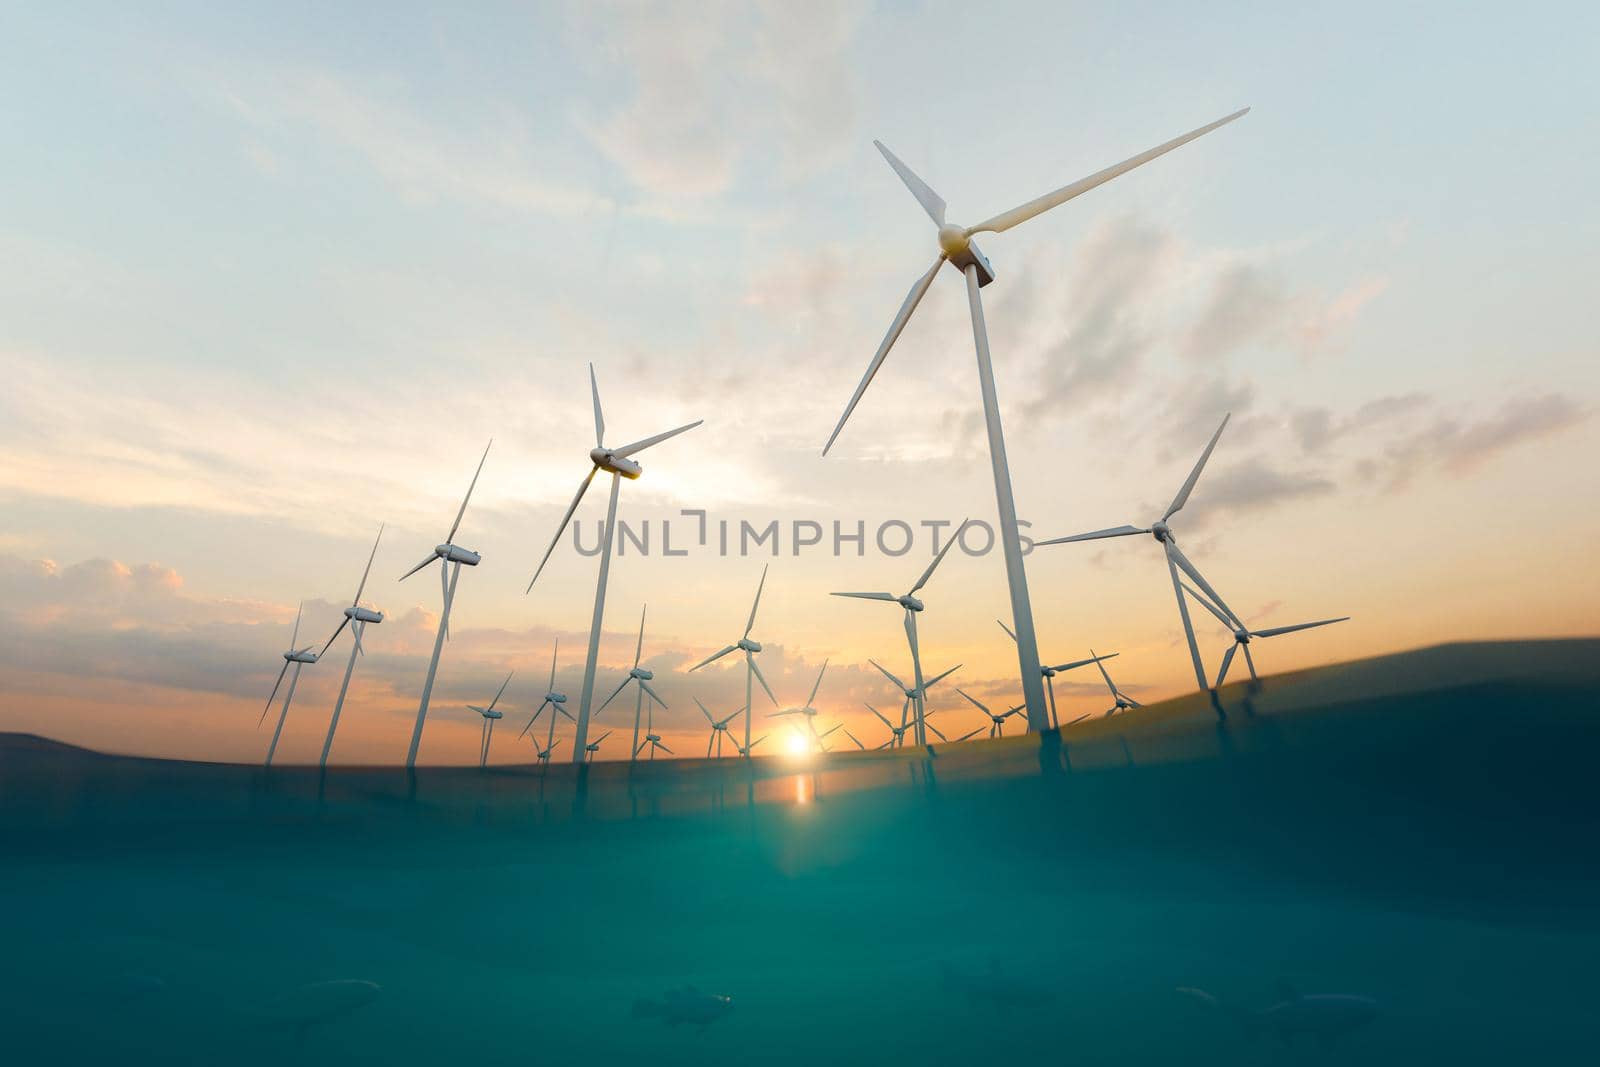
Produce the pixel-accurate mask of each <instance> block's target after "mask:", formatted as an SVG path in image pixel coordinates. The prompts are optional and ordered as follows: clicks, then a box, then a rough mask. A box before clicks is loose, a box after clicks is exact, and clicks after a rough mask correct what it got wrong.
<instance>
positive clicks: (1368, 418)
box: [1289, 393, 1433, 453]
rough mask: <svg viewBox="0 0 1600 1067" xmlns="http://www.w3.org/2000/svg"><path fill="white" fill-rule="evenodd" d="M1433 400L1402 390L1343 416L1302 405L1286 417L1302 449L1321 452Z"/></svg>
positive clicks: (1421, 394) (1371, 401) (1405, 414)
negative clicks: (1343, 439) (1339, 441)
mask: <svg viewBox="0 0 1600 1067" xmlns="http://www.w3.org/2000/svg"><path fill="white" fill-rule="evenodd" d="M1432 402H1433V401H1432V399H1431V398H1430V397H1429V396H1428V395H1427V394H1425V393H1401V394H1396V395H1392V396H1382V397H1378V398H1377V399H1376V400H1369V401H1367V402H1366V403H1365V404H1362V405H1361V406H1360V407H1358V408H1356V410H1355V411H1353V412H1351V413H1350V414H1348V415H1344V416H1338V415H1335V414H1334V412H1333V411H1332V410H1331V409H1329V408H1326V407H1315V408H1301V409H1300V410H1298V411H1296V412H1294V413H1293V414H1291V415H1290V416H1289V425H1290V430H1291V432H1292V433H1293V434H1294V436H1295V439H1296V440H1297V441H1298V442H1299V444H1300V449H1301V451H1304V452H1308V453H1310V452H1321V451H1323V450H1324V449H1326V448H1328V446H1330V445H1332V444H1333V443H1334V442H1336V441H1338V440H1340V439H1342V438H1345V437H1348V436H1350V435H1351V434H1354V433H1358V432H1361V431H1365V430H1370V429H1372V428H1374V427H1376V426H1379V425H1382V424H1384V423H1386V422H1389V421H1390V420H1392V419H1398V418H1402V417H1404V416H1407V415H1411V414H1414V413H1416V412H1417V411H1420V410H1421V409H1423V408H1425V407H1427V406H1428V405H1429V404H1431V403H1432Z"/></svg>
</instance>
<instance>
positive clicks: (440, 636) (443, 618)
mask: <svg viewBox="0 0 1600 1067" xmlns="http://www.w3.org/2000/svg"><path fill="white" fill-rule="evenodd" d="M493 444H494V439H493V438H490V439H489V444H487V445H484V446H483V456H482V457H481V458H480V459H479V460H478V469H477V470H475V471H473V472H472V481H471V482H469V483H468V484H467V495H466V496H464V497H462V498H461V507H460V508H458V509H457V510H456V521H455V522H453V523H451V524H450V533H449V535H448V536H446V537H445V539H444V541H443V542H442V543H440V544H437V545H434V546H433V553H432V555H430V556H428V558H426V559H424V560H423V561H422V562H421V563H419V564H417V565H416V566H415V567H412V568H411V569H410V570H408V571H406V572H405V573H404V574H402V575H401V576H400V580H401V581H402V582H403V581H405V580H406V579H407V578H409V577H411V576H412V575H413V574H415V573H417V572H418V571H420V570H421V569H422V568H424V567H426V566H427V565H428V564H430V563H432V562H433V561H434V560H438V561H439V596H440V599H441V600H442V602H443V603H442V606H441V608H440V611H439V632H438V633H437V634H436V635H434V638H433V658H431V659H430V660H428V677H427V679H426V680H424V681H423V683H422V701H421V702H420V703H419V704H418V705H417V724H416V726H414V727H412V729H411V747H410V749H408V750H407V751H406V767H407V768H408V769H409V768H411V767H415V766H416V765H417V748H418V746H420V745H421V744H422V724H423V723H424V722H426V721H427V719H428V701H429V700H431V699H432V698H433V679H434V676H435V675H437V674H438V673H439V654H440V653H441V652H443V651H444V642H445V639H446V638H447V637H449V636H450V606H451V604H453V603H454V602H455V599H456V582H457V581H459V580H460V578H461V568H462V566H463V565H465V566H468V567H476V566H477V565H478V564H479V563H480V562H482V560H483V557H482V556H480V555H478V553H476V552H474V551H472V550H471V549H467V548H462V547H461V546H460V545H458V544H456V543H455V540H456V531H458V530H460V529H461V517H462V516H463V515H465V514H466V513H467V501H469V500H471V499H472V490H473V489H475V488H477V485H478V475H480V474H482V473H483V462H484V460H486V459H488V458H489V448H490V447H491V446H492V445H493Z"/></svg>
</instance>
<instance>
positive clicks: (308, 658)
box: [283, 648, 317, 663]
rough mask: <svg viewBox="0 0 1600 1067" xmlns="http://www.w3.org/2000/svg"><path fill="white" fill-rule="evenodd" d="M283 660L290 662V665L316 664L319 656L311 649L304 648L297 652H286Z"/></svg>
mask: <svg viewBox="0 0 1600 1067" xmlns="http://www.w3.org/2000/svg"><path fill="white" fill-rule="evenodd" d="M283 658H284V659H286V660H288V661H289V662H290V663H315V662H317V654H316V653H315V652H312V651H311V650H310V649H309V648H302V649H297V650H295V651H292V652H285V653H284V654H283Z"/></svg>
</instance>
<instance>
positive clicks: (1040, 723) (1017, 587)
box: [822, 108, 1249, 732]
mask: <svg viewBox="0 0 1600 1067" xmlns="http://www.w3.org/2000/svg"><path fill="white" fill-rule="evenodd" d="M1248 110H1249V108H1245V109H1244V110H1241V111H1236V112H1234V113H1233V114H1232V115H1228V116H1226V117H1224V118H1221V119H1218V120H1217V121H1216V122H1213V123H1209V124H1208V125H1205V126H1201V127H1200V128H1199V129H1196V130H1191V131H1190V132H1189V133H1186V134H1184V135H1183V136H1181V137H1177V138H1174V139H1173V140H1171V141H1168V142H1166V143H1165V144H1161V145H1157V146H1156V147H1155V148H1152V149H1150V150H1149V151H1148V152H1141V153H1140V154H1139V155H1136V156H1133V157H1131V158H1129V159H1126V160H1123V161H1122V162H1121V163H1117V164H1115V165H1113V166H1110V167H1107V168H1106V169H1104V170H1102V171H1098V172H1096V173H1094V174H1091V175H1089V176H1088V177H1087V178H1082V179H1080V180H1078V181H1076V182H1073V183H1072V184H1071V185H1066V186H1063V187H1061V188H1060V189H1057V190H1056V191H1055V192H1052V193H1046V194H1045V195H1044V196H1041V197H1039V198H1037V199H1035V200H1030V201H1029V202H1027V203H1026V204H1022V205H1020V206H1018V207H1015V208H1012V209H1011V210H1010V211H1005V212H1002V213H1001V214H999V215H996V216H994V217H993V218H990V219H987V220H985V221H983V222H980V223H978V225H976V226H965V227H964V226H958V225H956V224H954V223H951V222H949V221H947V220H946V218H945V202H944V199H943V198H942V197H941V196H939V194H938V193H936V192H934V191H933V190H932V189H931V188H929V187H928V184H927V183H926V182H924V181H923V180H922V179H921V178H919V177H917V175H916V174H914V173H912V171H911V168H910V167H908V166H906V165H905V164H904V163H902V162H900V160H899V159H898V158H897V157H896V156H895V155H894V153H893V152H890V151H889V150H888V149H887V148H885V147H884V146H883V144H882V142H874V143H875V144H876V145H877V146H878V151H880V152H881V153H883V158H884V159H886V160H887V161H888V163H889V166H890V167H892V168H894V172H895V173H896V174H898V175H899V176H900V180H901V181H902V182H904V183H905V185H906V188H907V189H909V190H911V195H912V196H914V197H916V199H917V202H918V203H919V204H921V205H922V209H923V210H924V211H926V212H927V213H928V217H929V218H931V219H932V220H933V224H934V225H935V226H937V227H938V230H939V232H938V241H939V255H938V258H936V259H935V260H934V261H933V266H932V267H930V268H929V269H928V272H927V273H926V274H924V275H923V276H922V277H920V278H918V279H917V280H916V282H914V283H913V284H912V286H911V291H910V292H908V293H907V294H906V299H905V302H904V303H903V304H901V306H900V311H899V313H898V314H896V315H895V317H894V322H892V323H891V324H890V326H889V332H888V333H887V334H886V335H885V336H884V339H883V343H882V344H880V345H879V346H878V351H877V352H876V353H875V354H874V355H873V357H872V361H871V362H870V363H868V364H867V372H866V374H864V375H863V376H862V378H861V384H860V385H858V386H856V391H855V393H854V394H853V395H852V396H851V397H850V402H849V403H848V404H846V405H845V409H844V414H843V415H841V416H839V423H838V425H837V426H835V427H834V430H833V434H832V435H831V436H830V437H829V438H828V443H827V444H826V445H824V446H823V449H822V453H823V455H827V453H828V450H829V449H830V448H832V447H833V443H834V441H835V440H837V439H838V437H839V432H840V431H841V430H843V429H844V424H845V421H846V420H848V419H849V418H850V413H851V412H852V411H854V410H855V407H856V404H857V403H859V402H860V400H861V397H862V394H864V393H865V392H866V391H867V386H868V385H870V384H871V383H872V379H873V376H874V375H876V374H877V373H878V368H879V367H881V366H882V365H883V361H884V357H885V356H887V355H888V354H889V349H890V347H891V346H892V345H893V344H894V343H895V341H896V339H898V338H899V336H900V333H901V331H902V330H904V329H905V326H906V323H907V322H908V321H910V319H911V314H912V312H914V311H915V310H916V308H917V304H918V303H920V302H921V300H922V297H923V294H924V293H926V292H927V291H928V287H929V286H931V285H932V284H933V279H934V276H935V275H937V274H938V273H939V268H940V267H942V266H944V264H945V263H947V262H948V263H949V264H950V265H951V266H953V267H955V268H956V269H957V270H958V271H960V272H961V273H962V274H963V275H965V276H966V282H967V303H968V305H969V307H970V310H971V314H972V339H973V344H974V348H975V350H976V353H977V357H978V388H979V392H980V394H981V395H982V398H983V416H984V423H985V425H986V426H987V428H988V435H989V462H990V465H991V466H992V468H993V470H994V492H995V503H996V506H997V508H998V510H999V518H1000V543H1001V546H1002V548H1003V550H1004V554H1005V562H1006V579H1007V582H1008V585H1009V586H1010V593H1011V617H1012V619H1013V621H1014V623H1015V625H1016V630H1017V662H1018V665H1019V666H1020V668H1021V671H1022V691H1023V695H1024V697H1025V702H1026V704H1027V708H1028V729H1030V730H1033V731H1035V732H1039V731H1043V730H1046V729H1048V728H1049V724H1050V719H1049V715H1048V712H1047V709H1046V706H1045V697H1044V685H1043V683H1042V680H1041V676H1040V674H1039V649H1038V645H1037V642H1036V639H1035V637H1034V630H1033V608H1032V606H1031V605H1030V603H1029V600H1028V579H1027V574H1026V572H1025V571H1024V568H1023V562H1022V542H1021V536H1020V534H1019V533H1018V530H1017V508H1016V502H1015V500H1014V499H1013V497H1012V492H1011V470H1010V467H1009V466H1008V464H1007V462H1006V445H1005V435H1004V433H1003V431H1002V429H1001V426H1000V401H999V398H998V395H997V393H996V391H995V383H994V367H993V364H992V363H991V361H990V358H989V336H988V331H987V330H986V329H985V326H984V320H983V301H982V299H981V298H980V296H979V290H980V289H981V288H982V287H983V286H985V285H988V284H989V283H990V282H991V281H993V280H994V271H993V269H992V268H991V267H990V266H989V261H988V260H987V259H985V258H984V256H983V253H981V252H979V251H978V248H977V246H976V245H974V244H973V243H972V237H973V235H974V234H979V233H1003V232H1005V231H1006V230H1009V229H1011V228H1012V227H1013V226H1017V225H1020V224H1021V223H1024V222H1027V221H1028V220H1029V219H1031V218H1033V217H1035V216H1037V215H1041V214H1043V213H1044V212H1046V211H1049V210H1050V209H1051V208H1053V207H1058V206H1060V205H1061V204H1064V203H1066V202H1067V201H1068V200H1071V199H1072V198H1074V197H1076V196H1080V195H1082V194H1083V193H1086V192H1088V191H1089V190H1091V189H1094V188H1096V187H1097V186H1100V185H1103V184H1104V183H1106V182H1108V181H1110V180H1111V179H1113V178H1115V177H1117V176H1119V175H1122V174H1126V173H1127V172H1128V171H1130V170H1133V169H1134V168H1135V167H1139V166H1142V165H1143V164H1145V163H1148V162H1149V161H1151V160H1152V159H1155V158H1156V157H1158V156H1161V155H1164V154H1166V153H1167V152H1170V151H1172V150H1173V149H1174V148H1177V147H1179V146H1180V145H1184V144H1187V143H1188V142H1190V141H1192V140H1194V139H1195V138H1197V137H1200V136H1202V135H1204V134H1207V133H1210V132H1211V131H1212V130H1214V129H1216V128H1217V127H1219V126H1222V125H1225V124H1227V123H1229V122H1232V121H1233V120H1234V119H1236V118H1238V117H1239V116H1241V115H1243V114H1244V113H1245V112H1246V111H1248ZM1202 685H1203V683H1202Z"/></svg>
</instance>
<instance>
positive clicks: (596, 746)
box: [583, 730, 616, 763]
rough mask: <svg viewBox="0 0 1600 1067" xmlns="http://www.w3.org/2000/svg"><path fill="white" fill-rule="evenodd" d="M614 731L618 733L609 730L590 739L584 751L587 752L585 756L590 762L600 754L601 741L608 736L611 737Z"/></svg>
mask: <svg viewBox="0 0 1600 1067" xmlns="http://www.w3.org/2000/svg"><path fill="white" fill-rule="evenodd" d="M614 733H616V731H615V730H607V731H606V732H605V733H603V734H601V735H600V736H599V737H597V738H595V739H594V740H593V741H590V742H589V743H588V744H587V745H584V746H583V751H584V753H585V758H586V759H588V761H589V762H590V763H593V762H594V758H595V756H596V755H598V754H599V752H600V742H602V741H604V740H605V739H606V738H608V737H610V736H611V735H612V734H614Z"/></svg>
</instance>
